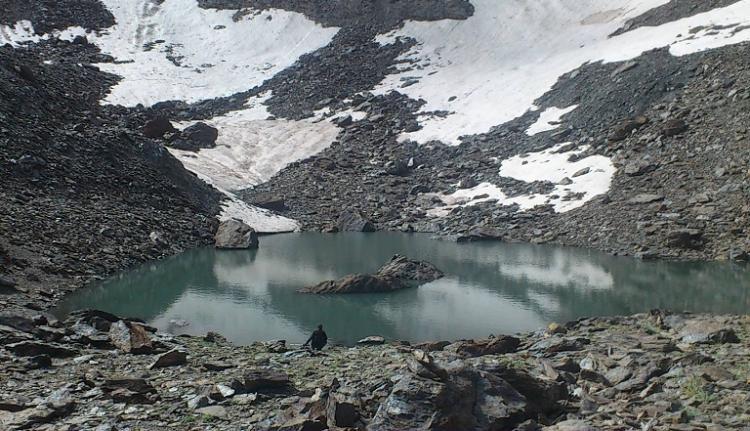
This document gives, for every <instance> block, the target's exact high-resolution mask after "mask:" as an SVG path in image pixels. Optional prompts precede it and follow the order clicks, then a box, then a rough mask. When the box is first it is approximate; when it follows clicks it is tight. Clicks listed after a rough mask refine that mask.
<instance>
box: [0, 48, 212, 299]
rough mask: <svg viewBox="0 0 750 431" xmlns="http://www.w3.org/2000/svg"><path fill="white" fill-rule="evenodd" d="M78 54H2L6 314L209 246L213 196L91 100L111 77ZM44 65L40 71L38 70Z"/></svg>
mask: <svg viewBox="0 0 750 431" xmlns="http://www.w3.org/2000/svg"><path fill="white" fill-rule="evenodd" d="M100 56H101V54H100V53H98V51H97V50H96V49H95V48H93V47H91V46H89V45H86V44H80V43H69V42H60V41H49V42H44V43H42V44H39V45H35V46H32V47H29V48H11V47H9V46H5V47H0V131H2V133H1V134H0V148H2V151H1V154H0V171H2V172H3V175H2V179H1V180H0V182H1V183H2V185H1V186H0V200H2V202H3V204H2V205H1V206H0V260H1V262H2V264H1V265H0V276H2V277H3V278H4V279H7V283H6V284H7V285H8V287H7V290H5V291H4V292H3V295H2V296H0V303H2V306H3V308H9V307H24V308H30V309H36V310H39V309H42V308H47V307H49V306H50V305H51V304H53V303H54V302H55V301H56V300H57V299H58V298H60V297H61V296H63V295H64V294H65V293H66V292H67V291H69V290H70V289H72V288H75V287H78V286H80V285H81V284H83V283H84V282H85V281H87V280H91V279H92V278H95V277H102V276H106V275H108V274H111V273H113V272H114V271H116V270H119V269H122V268H125V267H128V266H132V265H134V264H136V263H139V262H144V261H146V260H151V259H156V258H159V257H161V256H165V255H170V254H175V253H179V252H180V251H182V250H185V249H187V248H192V247H196V246H199V245H201V244H205V243H207V241H209V240H210V239H211V238H212V231H213V229H214V223H215V219H214V215H215V214H216V213H217V212H218V203H219V195H218V194H217V193H216V192H214V191H213V190H212V189H211V188H210V187H208V186H207V185H206V184H205V183H203V182H202V181H200V180H198V179H197V178H196V177H195V176H194V175H193V174H191V173H190V172H188V171H186V170H185V169H184V168H183V167H182V165H181V164H180V163H179V162H178V161H177V160H175V159H174V158H173V157H172V156H171V155H170V154H169V153H168V152H167V151H166V150H165V149H164V147H163V146H162V145H161V144H160V143H158V142H155V141H153V140H150V139H146V138H144V137H143V136H142V134H141V132H140V130H139V129H140V125H141V124H142V123H141V121H142V120H140V119H138V118H137V117H133V116H130V115H127V114H126V113H124V112H122V111H120V110H117V109H105V108H103V107H101V106H100V105H99V100H100V99H101V98H102V96H103V93H105V92H106V91H107V89H108V88H109V86H110V85H112V84H113V83H114V82H116V80H117V77H114V76H111V75H107V74H104V73H101V72H99V71H98V70H96V69H95V68H92V67H89V66H88V64H89V63H91V62H92V61H94V60H95V59H96V58H98V57H100ZM43 59H44V61H49V62H51V64H45V63H44V61H43Z"/></svg>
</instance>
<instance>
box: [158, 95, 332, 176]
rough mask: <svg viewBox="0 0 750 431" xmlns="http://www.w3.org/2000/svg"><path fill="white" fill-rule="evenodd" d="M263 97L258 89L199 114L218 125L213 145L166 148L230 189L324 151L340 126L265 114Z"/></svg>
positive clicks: (198, 171)
mask: <svg viewBox="0 0 750 431" xmlns="http://www.w3.org/2000/svg"><path fill="white" fill-rule="evenodd" d="M268 97H270V94H269V93H266V94H263V95H261V96H259V97H256V98H253V99H250V101H248V102H247V104H246V109H243V110H239V111H232V112H229V113H227V114H225V115H221V116H217V117H214V118H211V119H209V120H204V122H205V123H206V124H208V125H210V126H213V127H215V128H217V129H218V130H219V137H218V139H217V140H216V147H215V148H209V149H202V150H200V151H199V152H197V153H196V152H192V151H181V150H176V149H170V152H171V153H172V154H174V155H175V157H177V158H178V159H179V160H180V161H181V162H182V163H183V164H184V165H185V167H186V168H187V169H188V170H190V171H192V172H195V173H196V174H198V175H199V176H201V177H205V178H210V179H211V183H212V184H214V185H215V186H217V187H219V188H221V189H224V190H229V191H235V190H242V189H246V188H249V187H252V186H255V185H257V184H260V183H262V182H265V181H268V180H269V179H270V178H271V177H272V176H273V175H275V174H276V173H278V172H279V171H280V170H282V169H283V168H284V167H285V166H286V165H288V164H289V163H292V162H295V161H297V160H301V159H305V158H308V157H310V156H313V155H315V154H317V153H319V152H321V151H323V150H324V149H326V148H328V147H329V146H330V145H331V143H332V142H333V141H334V140H335V139H336V136H337V135H338V133H339V130H340V129H339V128H338V127H336V126H335V125H333V124H332V123H330V122H328V121H317V120H316V119H314V118H312V119H307V120H302V121H292V120H284V119H277V120H267V118H268V117H269V113H268V111H267V110H266V107H265V106H264V105H263V102H264V101H265V100H267V99H268ZM194 123H195V122H194V121H193V122H184V123H177V124H176V126H177V127H178V128H185V127H188V126H190V125H192V124H194Z"/></svg>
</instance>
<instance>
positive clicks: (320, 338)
mask: <svg viewBox="0 0 750 431" xmlns="http://www.w3.org/2000/svg"><path fill="white" fill-rule="evenodd" d="M327 343H328V335H326V332H325V331H324V330H323V325H318V329H316V330H315V331H314V332H313V333H312V335H310V338H308V339H307V341H305V344H303V345H302V347H305V346H307V345H308V344H309V345H310V347H312V348H313V350H321V349H323V346H325V345H326V344H327Z"/></svg>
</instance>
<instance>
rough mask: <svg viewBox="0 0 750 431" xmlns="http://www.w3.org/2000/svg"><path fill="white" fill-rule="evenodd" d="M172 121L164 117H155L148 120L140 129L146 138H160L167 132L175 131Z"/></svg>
mask: <svg viewBox="0 0 750 431" xmlns="http://www.w3.org/2000/svg"><path fill="white" fill-rule="evenodd" d="M176 131H177V129H175V128H174V126H173V125H172V123H170V122H169V120H168V119H167V118H166V117H156V118H154V119H153V120H150V121H148V122H147V123H146V124H145V125H144V126H143V129H142V132H143V136H145V137H147V138H161V137H163V136H164V135H165V134H167V133H173V132H176Z"/></svg>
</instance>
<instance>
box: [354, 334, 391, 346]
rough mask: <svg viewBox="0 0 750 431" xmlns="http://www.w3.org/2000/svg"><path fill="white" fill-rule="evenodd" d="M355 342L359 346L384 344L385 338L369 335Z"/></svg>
mask: <svg viewBox="0 0 750 431" xmlns="http://www.w3.org/2000/svg"><path fill="white" fill-rule="evenodd" d="M357 344H359V345H360V346H379V345H382V344H385V338H383V337H381V336H379V335H371V336H369V337H365V338H363V339H361V340H359V341H357Z"/></svg>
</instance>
